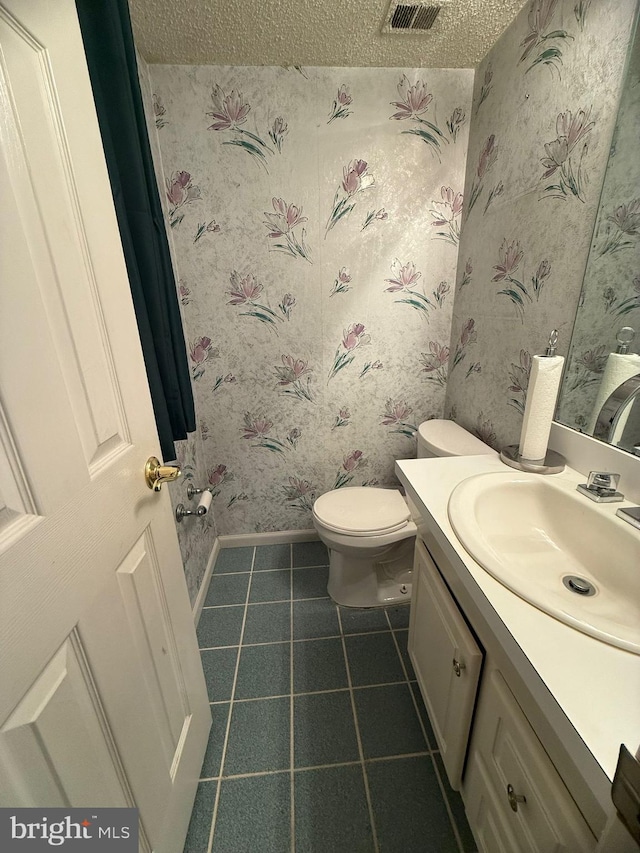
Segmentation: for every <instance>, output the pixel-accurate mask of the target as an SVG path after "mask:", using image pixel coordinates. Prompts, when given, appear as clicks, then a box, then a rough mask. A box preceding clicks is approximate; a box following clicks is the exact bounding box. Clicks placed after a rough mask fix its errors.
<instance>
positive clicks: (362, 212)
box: [148, 66, 492, 535]
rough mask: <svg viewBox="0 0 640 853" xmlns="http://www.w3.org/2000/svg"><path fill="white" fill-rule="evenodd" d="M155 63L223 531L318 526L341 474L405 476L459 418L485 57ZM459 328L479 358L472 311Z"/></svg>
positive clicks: (152, 103) (196, 376) (350, 481)
mask: <svg viewBox="0 0 640 853" xmlns="http://www.w3.org/2000/svg"><path fill="white" fill-rule="evenodd" d="M149 70H150V74H151V81H152V83H151V92H150V94H149V98H148V100H149V109H150V110H153V125H154V127H153V130H154V131H155V132H156V133H157V140H158V144H159V148H160V151H161V165H160V168H161V175H160V176H159V183H160V186H161V188H162V191H163V193H164V195H165V200H166V203H167V222H168V226H169V230H170V232H171V236H172V240H173V245H174V250H175V261H176V268H177V272H178V276H179V289H180V299H181V302H182V305H183V309H184V322H185V330H186V335H187V339H188V348H189V358H190V363H191V367H192V375H193V381H194V387H195V395H196V409H197V413H198V417H199V436H198V438H197V442H196V444H195V449H194V450H193V451H192V450H191V449H189V450H188V452H189V453H191V452H193V453H194V454H195V455H194V457H193V458H194V461H195V466H194V467H196V468H197V470H198V478H199V479H202V478H203V477H204V479H205V481H208V482H209V484H210V485H211V487H212V489H213V493H214V500H213V507H212V510H213V515H214V517H215V522H216V529H217V531H218V533H220V534H229V533H249V532H253V531H275V530H289V529H300V528H310V527H312V519H311V508H312V506H313V502H314V500H315V498H316V497H317V496H318V495H319V494H321V493H323V492H325V491H327V490H328V489H332V488H341V487H344V486H347V485H363V484H371V485H373V484H379V485H392V484H394V482H395V480H394V475H393V463H394V460H395V459H396V458H403V457H410V456H412V455H414V454H415V432H416V429H417V425H418V424H419V423H420V422H421V421H423V420H425V419H427V418H431V417H438V416H442V414H443V407H444V394H445V386H446V381H447V371H448V370H449V361H450V347H449V335H450V328H451V316H452V308H453V295H454V285H455V276H456V266H457V257H458V244H459V240H460V223H461V218H462V209H463V181H464V169H465V163H466V149H467V139H468V131H469V122H470V119H471V103H470V101H471V86H472V79H473V72H472V71H471V70H433V69H431V70H420V69H389V68H384V69H382V68H380V69H376V68H359V69H357V68H277V67H273V68H263V67H251V68H241V67H217V66H199V67H187V66H180V67H169V66H152V67H150V69H149ZM490 159H491V156H490V155H489V157H488V161H487V165H486V169H485V173H486V174H487V176H488V174H489V173H490V171H491V168H492V164H491V163H490V162H489V161H490ZM484 203H486V199H485V197H484V195H482V199H481V202H478V204H484ZM471 274H472V271H471V270H470V275H471ZM469 287H471V285H469ZM458 337H459V340H457V341H456V343H455V344H454V350H455V355H454V357H453V358H452V361H454V360H455V358H457V359H458V360H459V361H463V360H464V359H465V358H467V355H468V358H467V361H464V364H462V365H461V367H460V369H461V370H463V371H466V370H470V369H471V367H472V357H475V356H474V355H473V353H474V347H476V340H477V332H476V330H475V327H474V321H473V320H470V321H469V322H468V323H466V324H465V325H464V327H463V328H460V329H459V330H458ZM474 369H475V368H474ZM199 454H201V462H200V461H199V460H198V455H199ZM187 523H188V522H185V523H183V526H185V524H187ZM181 535H183V534H181Z"/></svg>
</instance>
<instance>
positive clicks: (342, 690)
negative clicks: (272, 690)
mask: <svg viewBox="0 0 640 853" xmlns="http://www.w3.org/2000/svg"><path fill="white" fill-rule="evenodd" d="M281 645H285V644H284V643H282V644H281ZM243 648H245V649H246V648H252V647H251V646H243ZM406 683H407V681H406V680H405V679H404V678H403V679H401V680H400V681H381V682H380V683H378V682H375V683H374V684H357V685H356V686H355V687H354V688H353V689H354V690H371V689H373V688H375V687H397V686H398V685H399V684H406ZM409 683H412V682H409ZM348 692H349V688H348V687H332V688H331V689H330V690H304V691H302V692H301V693H294V694H293V695H294V696H319V695H321V694H323V693H348ZM289 696H291V693H277V694H275V695H274V696H249V697H247V698H245V699H234V700H233V701H234V705H239V704H242V703H243V702H244V703H246V702H262V701H264V700H265V699H287V698H288V697H289ZM228 701H229V700H228V699H220V700H219V701H217V702H209V704H210V705H226V704H227V703H228ZM427 745H428V742H427ZM427 751H430V748H429V750H427ZM368 760H369V759H367V761H368Z"/></svg>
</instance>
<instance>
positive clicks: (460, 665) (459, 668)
mask: <svg viewBox="0 0 640 853" xmlns="http://www.w3.org/2000/svg"><path fill="white" fill-rule="evenodd" d="M464 668H465V665H464V664H463V663H461V662H460V661H459V660H458V659H457V658H454V659H453V671H454V672H455V674H456V675H457V676H458V678H460V675H461V673H462V670H463V669H464Z"/></svg>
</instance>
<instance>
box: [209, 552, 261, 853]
mask: <svg viewBox="0 0 640 853" xmlns="http://www.w3.org/2000/svg"><path fill="white" fill-rule="evenodd" d="M255 559H256V548H255V546H254V549H253V558H252V560H251V571H250V572H249V583H248V584H247V597H246V599H245V606H244V613H243V614H242V628H241V629H240V645H239V646H238V652H237V656H236V668H235V672H234V673H233V685H232V687H231V698H230V700H229V716H228V717H227V728H226V731H225V734H224V744H223V746H222V755H221V756H220V778H219V779H218V785H217V788H216V799H215V802H214V804H213V814H212V815H211V829H210V831H209V844H208V845H207V853H211V849H212V846H213V837H214V834H215V830H216V821H217V819H218V806H219V804H220V789H221V787H222V776H223V772H224V762H225V759H226V757H227V746H228V745H229V733H230V731H231V716H232V714H233V700H234V697H235V693H236V683H237V681H238V670H239V669H240V654H241V650H242V639H243V637H244V627H245V624H246V621H247V605H248V603H249V594H250V593H251V579H252V577H253V566H254V563H255Z"/></svg>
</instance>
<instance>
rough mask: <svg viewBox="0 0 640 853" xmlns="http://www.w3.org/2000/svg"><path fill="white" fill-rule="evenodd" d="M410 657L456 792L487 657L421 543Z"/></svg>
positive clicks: (413, 597) (415, 583)
mask: <svg viewBox="0 0 640 853" xmlns="http://www.w3.org/2000/svg"><path fill="white" fill-rule="evenodd" d="M409 655H410V657H411V662H412V663H413V667H414V669H415V672H416V678H417V680H418V685H419V687H420V692H421V693H422V698H423V699H424V702H425V705H426V706H427V711H428V712H429V718H430V720H431V725H432V727H433V731H434V733H435V736H436V739H437V741H438V747H439V749H440V753H441V755H442V761H443V763H444V766H445V769H446V771H447V776H448V777H449V781H450V783H451V787H452V788H454V790H456V791H457V790H458V789H459V787H460V781H461V778H462V768H463V765H464V758H465V754H466V751H467V741H468V739H469V729H470V726H471V718H472V716H473V707H474V703H475V697H476V692H477V689H478V679H479V677H480V667H481V665H482V652H481V651H480V649H479V648H478V645H477V643H476V641H475V639H474V638H473V635H472V634H471V631H470V630H469V628H468V627H467V623H466V622H465V621H464V619H463V617H462V615H461V613H460V611H459V610H458V606H457V604H456V602H455V601H454V599H453V598H452V596H451V593H450V592H449V590H448V589H447V586H446V584H445V582H444V581H443V580H442V578H441V577H440V573H439V572H438V570H437V568H436V566H435V563H434V562H433V560H432V559H431V557H430V555H429V552H428V551H427V549H426V548H425V547H424V545H423V544H422V542H420V541H419V540H418V541H417V542H416V555H415V563H414V579H413V590H412V601H411V621H410V623H409Z"/></svg>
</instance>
